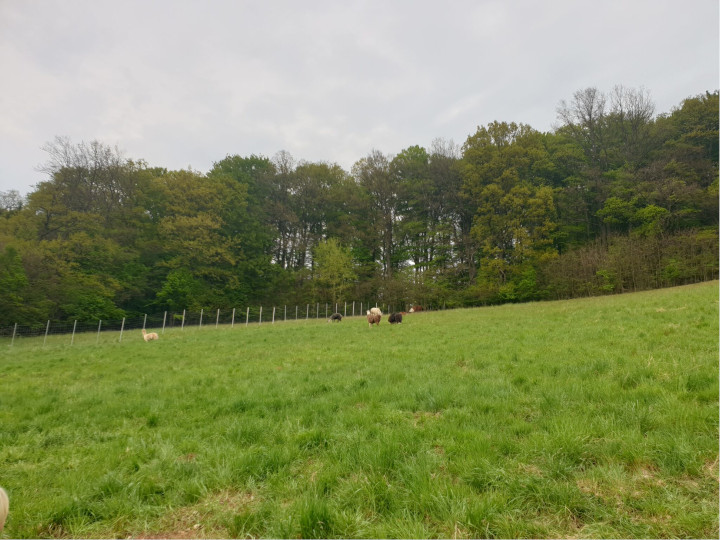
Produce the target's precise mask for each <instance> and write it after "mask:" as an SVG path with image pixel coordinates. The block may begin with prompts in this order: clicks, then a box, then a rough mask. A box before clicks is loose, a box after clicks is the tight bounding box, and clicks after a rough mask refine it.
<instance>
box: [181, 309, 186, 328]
mask: <svg viewBox="0 0 720 540" xmlns="http://www.w3.org/2000/svg"><path fill="white" fill-rule="evenodd" d="M180 330H185V310H184V309H183V318H182V323H181V324H180Z"/></svg>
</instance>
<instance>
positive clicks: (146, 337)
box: [142, 328, 160, 341]
mask: <svg viewBox="0 0 720 540" xmlns="http://www.w3.org/2000/svg"><path fill="white" fill-rule="evenodd" d="M142 335H143V339H144V340H145V341H152V340H153V339H160V336H158V335H157V334H156V333H155V332H150V333H149V334H148V333H147V332H146V331H145V329H144V328H143V329H142Z"/></svg>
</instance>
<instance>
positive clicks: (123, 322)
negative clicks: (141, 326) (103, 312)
mask: <svg viewBox="0 0 720 540" xmlns="http://www.w3.org/2000/svg"><path fill="white" fill-rule="evenodd" d="M123 330H125V317H123V320H122V325H121V326H120V339H119V340H118V343H122V335H123Z"/></svg>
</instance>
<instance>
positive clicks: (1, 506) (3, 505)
mask: <svg viewBox="0 0 720 540" xmlns="http://www.w3.org/2000/svg"><path fill="white" fill-rule="evenodd" d="M9 511H10V499H8V495H7V493H5V490H4V489H3V488H1V487H0V532H2V530H3V528H4V527H5V520H6V519H7V516H8V512H9Z"/></svg>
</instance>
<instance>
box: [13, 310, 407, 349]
mask: <svg viewBox="0 0 720 540" xmlns="http://www.w3.org/2000/svg"><path fill="white" fill-rule="evenodd" d="M375 306H377V307H379V308H380V309H381V310H382V311H383V313H387V314H390V313H391V312H392V305H388V304H381V303H377V302H375V303H369V302H347V303H346V302H342V303H338V304H335V305H333V304H330V303H319V302H316V303H314V304H305V305H303V306H300V305H295V306H287V305H284V306H271V307H265V306H252V307H245V308H235V309H216V310H207V311H206V310H204V309H203V310H200V311H187V310H185V311H181V312H173V311H166V312H163V313H153V314H146V315H143V316H140V317H126V318H124V319H122V320H120V319H113V320H97V319H96V320H90V321H87V320H86V321H82V320H76V321H73V322H67V321H52V320H50V321H45V322H43V323H40V322H39V323H35V324H31V325H21V324H13V325H10V326H0V344H3V343H4V344H5V345H8V344H9V345H10V346H12V345H14V344H15V343H16V342H18V341H19V340H23V339H26V338H42V339H43V343H46V342H47V341H49V340H51V339H52V338H55V339H57V337H58V336H70V337H69V339H70V341H69V343H70V344H73V343H74V342H75V337H76V336H83V337H82V339H83V340H84V341H85V342H86V341H87V340H88V335H90V334H95V335H96V336H97V337H96V342H98V343H99V342H100V340H101V336H102V339H103V341H106V338H105V337H104V336H106V335H107V334H108V333H118V334H119V335H118V336H117V338H116V340H117V341H122V339H123V335H124V333H125V332H132V331H137V330H141V329H146V330H148V331H153V332H157V333H164V332H165V331H167V330H184V329H185V328H207V327H215V328H218V327H220V326H222V327H234V326H248V325H250V324H258V325H260V324H275V323H280V322H289V321H307V320H318V319H328V318H330V316H332V315H333V314H334V313H340V314H341V315H342V316H343V317H357V316H364V315H365V312H366V310H367V309H369V308H370V307H375ZM406 309H410V307H407V308H401V310H403V311H405V310H406Z"/></svg>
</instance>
